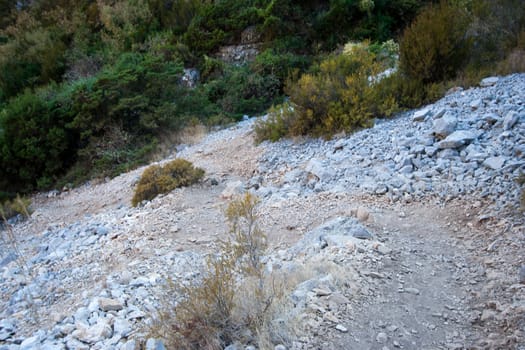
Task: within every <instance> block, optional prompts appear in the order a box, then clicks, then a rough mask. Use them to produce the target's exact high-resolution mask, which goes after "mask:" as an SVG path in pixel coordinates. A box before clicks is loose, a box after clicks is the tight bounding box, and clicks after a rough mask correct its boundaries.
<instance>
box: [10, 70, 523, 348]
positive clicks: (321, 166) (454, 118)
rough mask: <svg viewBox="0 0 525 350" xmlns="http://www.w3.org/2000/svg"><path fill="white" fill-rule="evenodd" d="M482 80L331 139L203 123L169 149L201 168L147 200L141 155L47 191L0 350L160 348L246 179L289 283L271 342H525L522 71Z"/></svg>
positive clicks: (27, 233)
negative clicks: (260, 134)
mask: <svg viewBox="0 0 525 350" xmlns="http://www.w3.org/2000/svg"><path fill="white" fill-rule="evenodd" d="M480 85H481V86H480V87H478V88H472V89H468V90H461V89H459V90H455V91H452V92H450V93H449V94H448V95H447V96H446V97H444V98H443V99H441V100H440V101H438V102H436V103H435V104H433V105H429V106H426V107H425V108H423V109H420V110H417V111H409V112H406V113H403V114H401V115H398V116H396V117H395V118H393V119H391V120H388V121H381V122H378V123H377V124H376V125H375V126H374V127H373V128H371V129H367V130H363V131H360V132H357V133H355V134H353V135H339V137H337V138H334V139H333V140H331V141H324V140H320V139H296V140H285V141H281V142H277V143H262V144H260V145H257V146H256V145H254V142H253V125H254V123H256V122H257V121H256V120H257V119H256V118H252V119H247V120H245V121H243V122H241V123H239V124H237V125H235V126H233V127H231V128H228V129H225V130H221V131H218V132H214V133H210V134H208V135H195V138H196V139H197V140H196V142H194V143H193V144H191V145H187V146H185V147H179V149H178V150H177V152H175V153H174V154H173V156H172V157H171V158H175V157H182V158H186V159H188V160H190V161H192V162H193V163H194V164H195V165H197V166H199V167H202V168H203V169H205V170H206V174H207V175H206V176H207V178H206V180H205V181H204V182H203V183H202V184H200V185H197V186H193V187H190V188H181V189H177V190H175V191H173V192H171V193H169V194H167V195H164V196H161V197H157V198H156V199H154V200H152V201H150V202H148V203H146V204H144V205H142V206H139V207H137V208H133V207H131V204H130V202H131V197H132V195H133V190H134V185H135V184H136V182H137V181H138V178H139V177H140V174H141V172H142V171H143V170H144V168H141V169H137V170H135V171H132V172H129V173H126V174H123V175H120V176H119V177H116V178H114V179H112V180H109V181H107V182H104V183H100V184H87V185H85V186H82V187H80V188H76V189H73V190H71V191H68V192H62V193H58V192H50V193H45V194H40V195H37V196H35V198H34V205H33V209H34V212H33V214H32V215H31V217H30V218H29V219H28V220H25V221H22V222H18V223H16V224H14V225H12V226H11V227H10V228H9V227H4V228H3V231H2V237H3V238H4V240H3V241H2V246H1V251H0V253H1V255H0V296H1V297H0V305H1V307H0V319H1V321H0V349H9V350H11V349H13V350H14V349H17V350H18V349H46V350H50V349H138V348H140V347H141V346H144V348H146V349H162V348H163V345H162V341H161V340H156V339H154V338H153V336H152V335H151V333H150V331H151V326H152V325H153V324H154V322H153V320H154V319H155V317H156V315H157V314H158V312H159V311H165V309H166V308H167V306H166V304H165V301H166V296H165V294H166V288H167V281H168V280H173V281H191V280H194V279H195V278H197V277H198V276H199V275H200V274H201V271H202V269H203V268H204V257H205V256H206V255H207V254H208V253H209V252H212V251H215V250H216V247H217V240H218V239H220V238H222V237H224V234H225V233H226V232H227V231H228V228H227V225H226V223H225V219H224V215H223V210H224V208H225V207H226V205H227V203H228V200H229V199H231V198H232V197H233V196H235V195H236V194H240V193H242V192H244V191H247V190H248V191H252V192H253V193H255V194H256V195H257V196H258V197H259V198H260V199H261V203H260V206H259V215H260V219H259V220H260V226H261V228H262V229H263V230H264V232H266V234H267V235H268V241H269V246H270V249H269V251H268V255H267V257H266V258H265V266H266V269H267V270H268V271H272V272H274V273H277V274H280V275H281V276H288V279H289V283H291V285H292V287H291V288H290V289H289V290H287V295H286V298H285V300H286V303H285V304H283V305H286V308H284V307H283V308H282V309H279V310H277V311H276V315H275V318H274V320H273V323H274V325H275V327H274V328H273V330H272V332H271V335H272V337H271V339H272V342H273V345H272V346H275V349H319V348H324V349H382V350H384V349H397V348H402V349H414V350H415V349H465V348H473V349H525V333H524V327H525V319H524V318H523V315H524V314H525V313H524V311H525V260H524V255H523V254H524V253H523V249H522V248H523V245H524V243H525V216H524V214H523V212H522V211H520V203H519V201H520V198H519V197H520V187H519V185H518V184H517V183H516V181H515V180H516V178H517V177H518V176H519V175H520V173H521V172H524V171H525V157H524V154H525V75H523V74H521V75H511V76H507V77H500V78H487V79H484V80H483V81H482V82H481V84H480ZM171 158H170V159H171ZM12 237H14V238H15V239H16V242H14V241H13V239H11V238H12ZM175 297H176V296H174V295H171V296H170V298H172V299H175ZM226 345H228V347H227V348H228V349H230V350H232V349H244V348H246V349H249V348H250V349H253V348H254V346H257V344H256V342H255V341H252V342H248V343H247V344H226Z"/></svg>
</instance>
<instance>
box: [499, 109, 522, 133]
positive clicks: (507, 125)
mask: <svg viewBox="0 0 525 350" xmlns="http://www.w3.org/2000/svg"><path fill="white" fill-rule="evenodd" d="M519 119H520V117H519V115H518V113H517V112H515V111H510V112H509V113H507V114H506V115H505V118H503V130H510V129H512V128H513V127H514V125H516V123H517V122H518V120H519Z"/></svg>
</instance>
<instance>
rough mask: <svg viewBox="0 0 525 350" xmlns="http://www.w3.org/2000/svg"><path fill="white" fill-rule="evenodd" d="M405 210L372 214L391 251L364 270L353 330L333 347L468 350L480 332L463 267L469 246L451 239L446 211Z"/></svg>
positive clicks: (354, 304) (351, 312)
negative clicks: (473, 317)
mask: <svg viewBox="0 0 525 350" xmlns="http://www.w3.org/2000/svg"><path fill="white" fill-rule="evenodd" d="M406 209H408V210H409V211H408V212H401V211H399V208H398V210H393V209H392V208H389V209H384V210H378V211H376V212H375V213H374V219H375V222H374V223H373V225H372V226H371V227H372V228H373V230H374V232H375V233H376V235H377V237H378V239H379V240H380V241H383V242H384V243H385V245H386V246H388V247H389V248H390V249H392V252H391V253H390V254H387V255H385V256H384V257H382V258H381V259H380V260H377V261H369V262H368V263H369V266H370V270H367V271H360V274H361V276H362V277H364V283H363V284H364V286H365V287H364V290H363V291H361V294H360V295H359V297H358V298H355V299H353V300H352V307H351V308H350V309H349V310H348V313H347V317H348V318H347V324H345V326H346V327H347V328H348V329H349V332H348V333H347V334H345V335H344V336H342V337H340V338H339V339H338V340H337V341H335V342H334V346H335V347H334V348H337V349H378V350H381V349H386V348H388V349H392V348H403V349H413V350H426V349H428V350H430V349H463V348H465V347H467V345H468V344H474V343H475V341H476V340H477V339H478V338H479V335H476V334H475V331H474V330H473V329H472V326H471V323H470V320H469V295H468V292H467V291H466V290H465V288H464V287H463V283H464V282H465V281H464V279H463V278H462V276H461V275H460V274H459V273H458V267H461V266H464V265H465V264H466V263H467V262H466V261H465V249H464V248H463V247H461V246H458V245H457V242H456V240H455V239H454V238H453V234H451V232H450V226H449V225H447V222H446V219H444V218H443V216H446V211H444V210H439V209H438V208H428V207H419V208H417V207H416V208H414V206H413V207H412V208H406ZM406 209H405V210H406Z"/></svg>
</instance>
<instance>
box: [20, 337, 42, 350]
mask: <svg viewBox="0 0 525 350" xmlns="http://www.w3.org/2000/svg"><path fill="white" fill-rule="evenodd" d="M38 344H40V340H39V339H38V337H37V336H33V337H29V338H26V339H24V341H23V342H22V343H21V344H20V350H31V349H35V348H37V347H38Z"/></svg>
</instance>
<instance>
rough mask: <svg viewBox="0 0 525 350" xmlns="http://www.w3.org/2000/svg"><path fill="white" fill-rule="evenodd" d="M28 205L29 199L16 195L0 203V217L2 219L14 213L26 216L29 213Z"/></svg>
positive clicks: (5, 219)
mask: <svg viewBox="0 0 525 350" xmlns="http://www.w3.org/2000/svg"><path fill="white" fill-rule="evenodd" d="M30 205H31V199H29V198H27V197H20V196H19V195H17V196H16V198H14V199H12V200H10V201H5V202H4V203H1V204H0V218H1V219H3V220H4V221H7V219H9V218H11V217H13V216H16V215H22V216H24V217H26V218H28V217H29V216H30V215H31V212H30V209H29V206H30Z"/></svg>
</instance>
